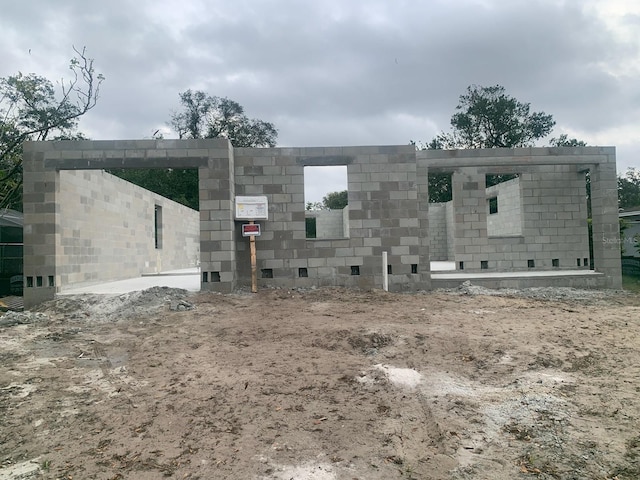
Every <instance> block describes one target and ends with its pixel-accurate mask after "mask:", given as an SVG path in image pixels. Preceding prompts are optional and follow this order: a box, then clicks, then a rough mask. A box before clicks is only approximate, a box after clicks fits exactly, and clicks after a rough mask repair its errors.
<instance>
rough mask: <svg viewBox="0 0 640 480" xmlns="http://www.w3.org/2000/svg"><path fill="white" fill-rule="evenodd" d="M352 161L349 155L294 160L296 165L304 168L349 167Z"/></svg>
mask: <svg viewBox="0 0 640 480" xmlns="http://www.w3.org/2000/svg"><path fill="white" fill-rule="evenodd" d="M353 161H354V158H353V156H351V155H326V156H325V155H323V156H318V157H300V158H298V159H296V163H297V164H298V165H302V166H304V167H329V166H334V165H350V164H352V163H353Z"/></svg>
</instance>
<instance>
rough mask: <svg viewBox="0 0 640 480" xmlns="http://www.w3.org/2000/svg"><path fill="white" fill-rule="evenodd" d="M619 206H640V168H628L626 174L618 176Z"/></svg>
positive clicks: (624, 207)
mask: <svg viewBox="0 0 640 480" xmlns="http://www.w3.org/2000/svg"><path fill="white" fill-rule="evenodd" d="M618 207H619V208H623V209H630V208H635V207H640V170H636V169H635V168H628V169H627V172H626V173H625V174H624V175H620V176H619V177H618Z"/></svg>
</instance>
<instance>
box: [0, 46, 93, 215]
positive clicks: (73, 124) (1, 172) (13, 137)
mask: <svg viewBox="0 0 640 480" xmlns="http://www.w3.org/2000/svg"><path fill="white" fill-rule="evenodd" d="M74 51H75V52H76V57H74V58H72V59H71V61H70V64H69V68H70V70H71V72H72V76H71V79H70V80H68V81H64V80H63V81H62V82H61V84H60V92H59V93H58V94H56V89H55V88H54V85H53V83H52V82H51V81H49V80H48V79H46V78H44V77H41V76H39V75H36V74H34V73H30V74H27V75H25V74H22V73H17V74H16V75H11V76H9V77H6V78H2V79H0V208H4V207H9V208H13V209H16V210H21V209H22V143H23V142H24V141H25V140H63V139H64V140H68V139H78V138H84V137H83V136H82V134H79V133H78V132H77V131H76V129H77V126H78V119H79V118H80V117H81V116H82V115H84V114H85V113H87V112H88V111H89V110H91V109H92V108H93V107H94V106H95V105H96V102H97V100H98V96H99V91H100V85H101V84H102V81H103V80H104V77H103V76H102V75H101V74H99V73H96V72H95V70H94V67H93V60H92V59H89V58H87V56H86V53H85V49H82V50H76V49H75V48H74Z"/></svg>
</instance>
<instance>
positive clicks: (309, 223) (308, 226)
mask: <svg viewBox="0 0 640 480" xmlns="http://www.w3.org/2000/svg"><path fill="white" fill-rule="evenodd" d="M304 226H305V231H306V237H307V238H316V218H315V217H307V218H305V219H304Z"/></svg>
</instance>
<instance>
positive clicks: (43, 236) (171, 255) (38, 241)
mask: <svg viewBox="0 0 640 480" xmlns="http://www.w3.org/2000/svg"><path fill="white" fill-rule="evenodd" d="M229 151H230V146H229V142H228V141H227V140H225V139H215V140H100V141H89V140H83V141H55V142H25V144H24V148H23V152H24V153H23V172H24V175H23V178H24V187H23V192H24V195H23V200H24V202H23V203H24V221H25V228H24V242H25V248H24V252H25V255H24V275H25V279H26V281H25V289H24V303H25V307H26V308H29V307H30V306H32V305H36V304H38V303H41V302H43V301H45V300H50V299H53V298H54V297H55V294H56V292H58V291H60V290H61V289H62V288H64V287H65V286H69V284H68V283H67V284H65V283H64V282H63V275H64V279H65V280H67V281H76V280H81V279H82V281H91V282H93V281H94V280H95V281H106V280H111V279H112V278H111V275H112V274H113V269H111V268H110V267H106V268H104V269H102V268H101V269H95V268H94V267H91V266H87V265H84V264H83V265H82V266H80V267H77V266H76V267H71V268H70V267H69V265H68V263H66V262H68V261H70V260H69V258H65V255H70V256H71V257H72V258H73V259H74V260H72V261H76V260H77V261H80V262H84V261H85V260H89V261H91V260H96V259H97V258H98V252H97V250H96V248H98V247H97V246H96V244H95V243H92V244H89V243H86V244H81V243H78V244H77V245H64V246H63V230H64V232H65V233H64V235H65V236H66V235H67V233H68V231H69V230H71V235H73V231H74V230H78V229H77V228H74V225H73V222H72V223H71V224H66V223H63V222H64V221H65V220H63V217H62V213H63V212H64V211H66V209H68V208H69V207H68V206H67V205H63V204H64V203H65V202H64V201H61V200H63V199H64V198H65V195H66V192H65V190H66V189H65V188H62V187H61V177H63V178H65V175H66V174H63V173H62V172H65V171H67V170H103V169H108V168H127V167H130V168H167V167H173V168H199V167H206V170H207V171H210V170H212V168H210V165H213V167H215V166H216V164H215V162H216V161H217V160H218V159H219V158H220V157H224V162H223V163H224V164H225V165H228V164H229V163H230V160H229V157H230V155H229ZM231 160H232V159H231ZM212 162H213V163H212ZM227 170H228V167H227ZM84 175H85V173H82V174H80V176H84ZM201 177H202V176H201ZM67 178H71V177H67ZM76 178H80V177H76ZM205 180H206V179H205ZM202 181H203V180H202V178H201V183H202ZM232 188H233V185H230V187H229V189H228V190H229V191H228V193H229V198H228V203H227V205H225V208H226V207H229V208H230V206H231V195H232ZM78 191H79V192H80V190H78ZM88 192H90V189H89V190H87V191H85V192H84V193H79V194H80V195H81V196H83V197H84V198H85V199H86V203H85V204H82V203H79V202H76V203H74V204H73V205H72V206H71V208H72V209H73V208H76V209H78V212H76V211H73V215H74V216H75V215H76V214H80V210H81V209H83V208H84V206H88V207H92V206H96V204H97V203H96V201H97V200H98V198H99V195H100V194H99V193H98V192H97V191H93V192H91V193H88ZM110 198H111V196H110ZM114 198H116V197H114ZM138 200H139V198H136V199H135V201H136V202H137V201H138ZM158 202H159V200H158ZM163 202H164V201H163ZM106 203H108V202H105V199H104V197H103V198H102V200H101V204H102V205H103V206H105V205H106ZM125 204H126V202H125ZM163 205H165V204H164V203H163ZM167 205H168V204H167ZM105 208H106V207H105ZM134 208H135V207H134ZM215 208H218V209H219V208H220V205H217V206H215V205H214V206H212V205H206V204H205V208H204V210H203V209H201V212H200V216H201V217H203V216H205V217H206V216H210V211H211V209H215ZM96 210H98V209H96ZM172 211H173V208H168V209H167V210H166V211H165V210H164V209H163V214H164V218H165V228H164V229H163V235H164V238H165V245H166V246H167V252H166V255H165V253H164V252H163V256H161V257H160V258H158V257H157V256H156V258H155V263H156V265H157V266H160V265H162V268H163V269H164V268H165V267H167V268H172V267H173V266H175V267H176V268H178V267H182V266H185V267H186V266H190V265H193V261H194V259H193V254H192V253H191V252H192V251H195V249H196V247H193V246H190V247H188V248H187V247H185V249H184V250H181V248H182V247H183V246H184V245H183V244H181V246H180V248H175V249H174V248H171V249H169V248H168V247H169V245H167V242H169V241H170V240H169V239H171V238H172V236H171V235H172V233H171V229H170V228H169V225H168V224H167V220H171V219H172V218H173V214H172ZM225 211H226V212H227V217H228V218H231V214H230V213H229V210H228V208H227V210H225ZM94 213H95V214H96V215H97V216H98V217H99V216H100V212H99V211H97V212H94ZM123 215H126V213H123ZM144 216H145V215H143V217H144ZM147 216H148V214H147ZM182 216H183V217H184V215H182ZM138 220H140V219H138ZM145 221H146V220H145ZM200 223H201V224H202V221H201V222H200ZM174 224H175V225H177V226H178V228H180V229H182V230H183V232H178V236H180V235H186V236H188V237H190V236H192V235H193V232H192V231H191V230H190V228H187V227H185V226H184V225H180V222H179V221H178V220H175V221H174ZM210 227H211V225H204V226H202V225H201V227H200V231H201V232H202V231H204V232H207V231H208V230H207V229H208V228H210ZM144 235H147V234H144ZM138 241H139V240H136V242H138ZM142 242H144V240H143V241H142ZM65 246H66V247H67V253H65V250H64V247H65ZM207 246H208V245H207ZM225 246H228V247H229V248H230V249H233V248H234V245H233V243H232V242H231V243H229V244H228V245H225ZM192 247H193V250H189V249H191V248H192ZM90 248H92V249H93V250H89V249H90ZM136 248H137V247H136ZM169 250H173V251H171V252H170V251H169ZM89 252H91V253H89ZM207 253H209V252H207ZM100 254H102V253H100ZM113 254H114V255H116V253H113ZM117 255H119V253H118V254H117ZM230 256H231V255H230ZM87 257H89V258H87ZM91 257H93V259H92V258H91ZM207 258H211V256H210V255H209V256H208V257H207ZM179 260H180V263H177V262H178V261H179ZM233 260H235V258H233ZM153 261H154V260H153V259H151V260H149V265H150V267H149V268H151V265H152V263H153ZM126 262H127V264H133V263H134V260H131V259H129V260H127V261H126ZM136 262H137V260H136ZM145 262H146V260H145ZM230 263H231V262H230ZM145 265H146V263H145ZM169 265H171V266H169ZM129 266H130V265H127V266H124V264H123V268H127V269H128V268H129ZM206 266H207V267H208V266H209V265H206ZM78 268H79V269H80V271H78ZM92 268H93V270H91V269H92ZM230 269H231V268H230ZM231 270H233V269H231ZM96 273H97V274H98V276H97V277H96ZM225 280H227V281H228V283H227V284H223V283H219V284H218V285H219V286H218V288H219V289H221V290H226V291H231V290H232V289H233V280H234V277H233V275H232V276H231V278H229V276H227V277H226V278H225Z"/></svg>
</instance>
